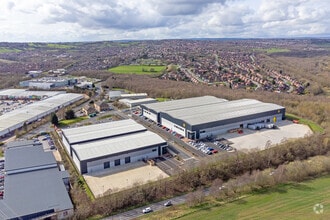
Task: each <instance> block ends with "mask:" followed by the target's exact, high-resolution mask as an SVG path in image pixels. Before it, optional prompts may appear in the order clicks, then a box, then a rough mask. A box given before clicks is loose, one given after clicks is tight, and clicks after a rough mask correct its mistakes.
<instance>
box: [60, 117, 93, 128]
mask: <svg viewBox="0 0 330 220" xmlns="http://www.w3.org/2000/svg"><path fill="white" fill-rule="evenodd" d="M85 119H88V116H82V117H77V118H74V119H68V120H61V121H60V122H59V126H60V127H62V126H68V125H71V124H75V123H78V122H80V121H83V120H85Z"/></svg>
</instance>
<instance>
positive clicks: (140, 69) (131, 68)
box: [109, 65, 165, 74]
mask: <svg viewBox="0 0 330 220" xmlns="http://www.w3.org/2000/svg"><path fill="white" fill-rule="evenodd" d="M163 70H165V66H153V65H150V66H149V65H124V66H117V67H114V68H111V69H109V71H110V72H113V73H120V74H125V73H126V74H127V73H133V74H157V73H160V72H162V71H163Z"/></svg>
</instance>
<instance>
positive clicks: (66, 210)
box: [0, 141, 74, 219]
mask: <svg viewBox="0 0 330 220" xmlns="http://www.w3.org/2000/svg"><path fill="white" fill-rule="evenodd" d="M67 187H69V173H68V172H67V171H60V169H59V167H58V165H57V162H56V160H55V158H54V155H53V153H52V152H51V151H49V152H45V151H44V150H43V147H42V145H41V144H40V143H35V142H33V141H19V142H10V143H8V145H7V148H6V151H5V175H4V188H3V191H4V197H3V199H2V200H1V199H0V219H69V218H70V217H71V216H72V215H73V212H74V211H73V204H72V202H71V199H70V196H69V194H68V192H67V189H68V188H67Z"/></svg>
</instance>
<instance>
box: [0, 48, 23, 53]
mask: <svg viewBox="0 0 330 220" xmlns="http://www.w3.org/2000/svg"><path fill="white" fill-rule="evenodd" d="M12 52H20V50H19V49H11V48H7V47H0V53H12Z"/></svg>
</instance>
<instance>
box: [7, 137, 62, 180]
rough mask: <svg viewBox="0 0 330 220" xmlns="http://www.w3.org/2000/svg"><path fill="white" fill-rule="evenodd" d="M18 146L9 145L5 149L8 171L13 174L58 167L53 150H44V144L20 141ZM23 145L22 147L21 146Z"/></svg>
mask: <svg viewBox="0 0 330 220" xmlns="http://www.w3.org/2000/svg"><path fill="white" fill-rule="evenodd" d="M16 143H18V144H17V145H18V146H17V147H9V148H7V150H6V151H5V158H6V166H5V168H6V173H7V174H13V173H18V172H22V171H27V170H34V169H40V167H43V168H50V167H57V163H56V161H55V158H54V156H53V154H52V152H44V150H43V148H42V145H41V144H39V145H33V143H31V144H30V145H26V144H27V143H28V142H25V141H23V144H25V143H26V144H25V145H22V144H20V142H16ZM21 146H22V147H21Z"/></svg>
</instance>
